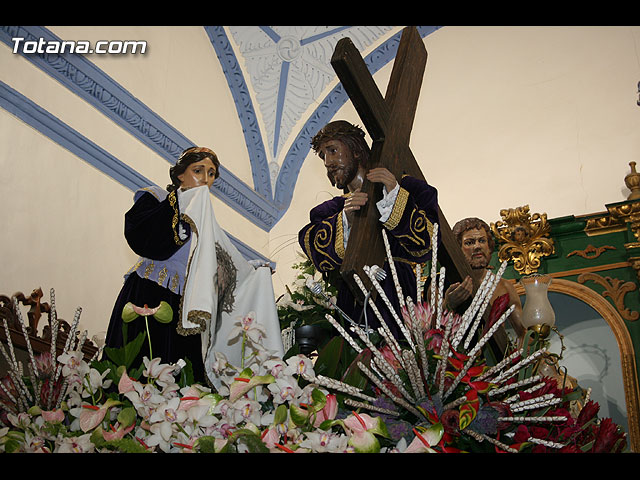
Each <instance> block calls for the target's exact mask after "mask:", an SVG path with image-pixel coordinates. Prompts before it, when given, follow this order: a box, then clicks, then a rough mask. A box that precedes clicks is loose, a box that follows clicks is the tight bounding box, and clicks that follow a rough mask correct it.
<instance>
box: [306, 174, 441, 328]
mask: <svg viewBox="0 0 640 480" xmlns="http://www.w3.org/2000/svg"><path fill="white" fill-rule="evenodd" d="M347 197H348V195H343V196H337V197H334V198H332V199H331V200H328V201H326V202H324V203H321V204H320V205H318V206H317V207H315V208H313V209H312V210H311V212H310V220H311V221H310V223H309V224H307V225H306V226H305V227H304V228H303V229H302V230H300V232H299V234H298V241H299V243H300V246H301V247H302V248H303V250H304V252H305V254H306V255H307V257H309V259H310V260H311V261H312V262H313V264H314V265H315V267H316V268H317V269H318V271H320V272H323V273H329V272H333V271H338V270H339V269H340V267H341V265H342V260H343V258H344V255H345V247H344V228H343V220H342V209H343V208H344V202H345V200H346V198H347ZM437 221H438V192H437V190H436V189H435V188H434V187H432V186H431V185H429V184H427V183H426V182H424V181H422V180H418V179H416V178H414V177H410V176H404V177H403V178H402V180H401V181H400V189H399V191H398V195H397V197H396V200H395V203H394V205H393V210H392V212H391V214H390V216H389V218H388V219H387V220H386V221H385V222H384V223H381V226H382V227H384V228H385V229H386V231H387V237H388V239H389V245H390V250H391V255H392V256H393V258H394V261H395V265H396V271H397V273H398V279H399V281H400V284H401V286H402V291H403V293H404V296H405V297H407V296H410V297H411V298H412V299H413V300H414V301H415V300H416V279H415V273H414V266H415V265H416V264H417V263H424V262H426V261H427V260H429V259H430V258H431V235H432V233H433V224H434V223H435V222H437ZM363 248H366V246H363ZM383 268H384V270H385V271H386V272H387V276H386V278H385V280H383V282H382V287H383V289H384V291H385V293H386V294H387V297H388V298H389V300H390V301H391V303H392V304H393V306H394V309H395V310H396V311H397V312H399V308H400V306H399V301H398V298H397V294H396V289H395V286H394V283H393V278H392V276H391V271H390V269H389V265H388V263H387V262H386V261H385V264H384V266H383ZM337 304H338V307H340V309H342V310H343V311H344V312H345V313H346V314H347V315H349V317H350V318H351V319H352V320H353V321H355V322H357V323H363V322H362V321H360V322H359V320H361V319H360V317H361V314H362V306H361V305H359V304H358V302H357V301H356V300H355V297H354V295H353V294H352V292H351V291H350V289H349V287H348V286H347V284H346V283H344V282H341V283H340V285H339V286H338V299H337ZM376 306H377V307H378V310H379V311H380V313H381V314H382V316H383V317H384V318H385V321H386V323H387V324H388V325H389V328H390V329H391V331H392V332H393V333H394V335H395V336H396V338H401V334H400V333H399V329H398V328H397V326H396V323H395V320H393V318H392V317H391V314H390V313H389V309H388V308H387V307H386V306H385V305H384V303H383V302H382V300H381V299H380V298H378V299H377V301H376ZM367 320H368V324H369V326H370V327H372V328H377V327H378V326H379V322H378V319H377V318H376V316H375V314H374V313H373V311H372V310H371V308H370V307H368V308H367Z"/></svg>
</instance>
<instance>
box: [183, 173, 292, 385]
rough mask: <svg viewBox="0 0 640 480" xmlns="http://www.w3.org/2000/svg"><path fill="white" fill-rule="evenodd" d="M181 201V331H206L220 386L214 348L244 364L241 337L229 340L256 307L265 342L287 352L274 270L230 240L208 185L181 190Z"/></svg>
mask: <svg viewBox="0 0 640 480" xmlns="http://www.w3.org/2000/svg"><path fill="white" fill-rule="evenodd" d="M178 204H179V207H180V212H181V215H182V219H183V220H184V221H186V222H187V223H189V224H190V226H191V246H190V252H189V261H188V264H187V272H186V278H185V285H184V289H183V296H182V303H181V308H180V310H181V311H180V318H179V325H178V332H179V333H180V334H182V335H194V334H200V335H201V336H202V356H203V359H204V366H205V371H206V373H207V376H208V377H209V380H210V381H211V382H212V384H213V385H215V386H216V387H217V386H219V381H218V380H217V378H216V376H215V375H214V374H213V373H212V368H211V365H212V363H213V362H215V361H216V356H215V353H216V352H220V353H223V354H224V355H225V356H226V358H227V359H228V360H229V362H230V363H231V364H232V365H235V366H237V367H240V366H241V364H242V358H241V356H242V351H241V348H242V342H241V341H238V340H235V341H230V339H229V334H230V332H231V330H232V329H233V328H234V327H235V325H234V324H236V323H237V322H239V321H240V320H241V319H242V318H243V317H245V316H246V315H247V314H249V312H255V314H256V319H257V321H258V323H259V324H261V325H262V326H263V327H264V330H265V331H266V337H265V338H264V339H263V345H264V347H265V348H266V349H267V350H269V351H270V352H272V354H274V355H277V356H280V357H282V356H284V347H283V344H282V336H281V333H280V322H279V320H278V312H277V309H276V304H275V295H274V292H273V283H272V281H271V269H270V268H269V267H268V266H263V267H258V268H255V267H254V266H253V265H252V264H251V263H249V262H248V261H247V260H246V259H245V258H244V257H243V256H242V255H241V254H240V252H239V251H238V249H237V248H236V247H235V246H234V245H233V244H232V243H231V241H230V240H229V237H228V236H227V235H226V233H225V232H224V231H223V230H222V228H220V225H218V222H217V221H216V218H215V215H214V212H213V205H212V204H211V195H210V193H209V189H208V188H207V187H206V186H201V187H196V188H191V189H189V190H186V191H179V192H178ZM234 271H235V272H234ZM234 273H235V278H234Z"/></svg>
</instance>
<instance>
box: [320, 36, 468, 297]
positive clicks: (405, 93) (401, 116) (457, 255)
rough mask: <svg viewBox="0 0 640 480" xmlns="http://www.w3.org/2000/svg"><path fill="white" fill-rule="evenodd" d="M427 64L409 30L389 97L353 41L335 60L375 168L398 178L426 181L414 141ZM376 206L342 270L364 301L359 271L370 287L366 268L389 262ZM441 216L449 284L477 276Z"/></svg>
mask: <svg viewBox="0 0 640 480" xmlns="http://www.w3.org/2000/svg"><path fill="white" fill-rule="evenodd" d="M426 63H427V51H426V49H425V46H424V43H423V41H422V38H420V34H419V33H418V30H417V29H416V28H415V27H406V28H405V29H404V30H403V31H402V37H401V39H400V44H399V46H398V53H397V55H396V59H395V61H394V64H393V70H392V72H391V78H390V80H389V85H388V87H387V93H386V96H385V97H384V98H383V97H382V94H381V93H380V91H379V90H378V87H377V86H376V84H375V81H374V80H373V77H372V76H371V74H370V72H369V70H368V69H367V66H366V65H365V63H364V60H363V59H362V56H361V55H360V52H358V50H357V49H356V47H355V46H354V45H353V42H352V41H351V39H349V38H343V39H341V40H340V41H339V42H338V43H337V45H336V48H335V51H334V53H333V56H332V57H331V65H332V66H333V69H334V70H335V71H336V74H337V75H338V78H339V79H340V82H341V83H342V85H343V87H344V89H345V90H346V92H347V94H348V95H349V98H350V99H351V101H352V103H353V106H354V107H355V109H356V111H357V112H358V115H359V116H360V119H361V120H362V122H363V123H364V127H365V128H366V129H367V131H368V132H369V135H370V136H371V139H372V145H371V168H374V167H378V166H384V167H386V168H387V169H388V170H389V171H390V172H391V173H393V174H394V175H395V176H396V178H398V179H399V178H401V177H402V175H403V174H407V175H411V176H413V177H415V178H418V179H421V180H424V175H423V174H422V171H421V170H420V167H419V166H418V163H417V162H416V159H415V158H414V156H413V154H412V152H411V149H410V148H409V139H410V137H411V129H412V126H413V121H414V117H415V112H416V108H417V104H418V97H419V95H420V88H421V86H422V78H423V76H424V70H425V66H426ZM381 189H382V186H381V185H379V184H374V183H371V182H367V181H366V180H365V182H364V184H363V186H362V191H363V192H367V193H368V195H369V198H370V199H379V198H381ZM373 203H375V202H372V201H369V202H368V203H367V205H365V208H362V209H361V210H360V211H358V212H356V215H355V216H354V220H353V224H352V226H351V233H350V234H349V242H348V244H347V250H346V253H345V257H344V260H343V263H342V268H341V270H340V273H341V275H342V276H343V278H344V280H345V281H346V282H347V283H348V284H349V286H350V288H351V290H352V292H353V293H354V295H355V296H356V298H360V299H361V298H362V292H361V291H360V289H359V288H358V287H357V286H356V285H355V282H354V280H353V274H354V273H358V275H359V276H360V278H361V279H362V280H363V282H365V285H367V287H369V286H370V282H369V280H368V277H367V276H366V274H364V273H363V270H362V267H364V266H365V265H378V266H382V265H383V264H384V260H385V258H386V255H385V250H384V243H383V239H382V235H381V234H380V229H381V228H382V227H381V225H380V222H379V220H378V218H379V214H378V212H377V210H376V208H375V205H373V206H372V204H373ZM438 218H439V220H438V227H439V230H440V233H441V238H442V246H440V248H439V249H438V261H439V262H440V264H441V265H442V266H444V267H445V268H446V278H447V283H448V284H450V283H454V282H459V281H461V280H462V279H464V278H465V276H467V275H469V276H471V267H470V266H469V263H468V262H467V260H466V259H465V257H464V254H463V253H462V250H461V248H460V246H459V245H458V243H457V241H456V239H455V237H454V236H453V232H452V231H451V227H450V226H449V224H448V222H447V220H446V218H445V216H444V215H443V214H442V211H441V210H440V207H438ZM372 232H375V234H372Z"/></svg>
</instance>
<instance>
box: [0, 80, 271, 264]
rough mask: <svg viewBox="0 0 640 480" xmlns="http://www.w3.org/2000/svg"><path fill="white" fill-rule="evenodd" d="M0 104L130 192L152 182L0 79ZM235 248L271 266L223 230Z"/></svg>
mask: <svg viewBox="0 0 640 480" xmlns="http://www.w3.org/2000/svg"><path fill="white" fill-rule="evenodd" d="M0 107H2V108H4V109H5V110H6V111H8V112H9V113H11V114H12V115H14V116H15V117H17V118H19V119H20V120H22V121H23V122H24V123H25V124H27V125H29V126H31V127H32V128H34V129H35V130H37V131H38V132H40V133H41V134H43V135H44V136H46V137H48V138H49V139H51V140H52V141H54V142H55V143H57V144H58V145H60V146H61V147H63V148H65V149H66V150H68V151H69V152H71V153H72V154H74V155H76V156H77V157H78V158H81V159H82V160H84V161H85V162H87V163H89V164H90V165H93V166H94V167H96V168H97V169H98V170H100V171H101V172H103V173H104V174H105V175H107V176H109V177H111V178H113V179H114V180H116V181H117V182H118V183H120V184H121V185H123V186H125V187H126V188H128V189H129V190H131V191H134V192H135V191H136V190H138V189H139V188H144V187H147V186H149V185H154V183H153V182H152V181H151V180H149V179H148V178H145V177H144V176H142V175H140V174H139V173H138V172H137V171H135V170H134V169H133V168H131V167H130V166H129V165H127V164H126V163H124V162H122V161H120V160H118V159H117V158H116V157H114V156H113V155H111V154H110V153H108V152H107V151H106V150H104V149H103V148H101V147H100V146H98V145H96V144H95V143H93V142H92V141H91V140H89V139H87V138H86V137H84V136H83V135H81V134H80V133H79V132H77V131H76V130H74V129H73V128H71V127H70V126H69V125H67V124H66V123H64V122H62V121H61V120H60V119H59V118H57V117H55V116H53V115H52V114H51V113H50V112H48V111H46V110H45V109H43V108H42V107H40V106H38V105H36V104H35V103H34V102H32V101H31V100H29V99H28V98H27V97H25V96H24V95H22V94H21V93H19V92H17V91H16V90H14V89H13V88H11V87H10V86H9V85H7V84H6V83H4V82H2V81H0ZM227 235H228V236H229V238H230V240H231V241H232V243H233V244H234V245H235V246H236V248H237V249H238V251H240V253H241V254H242V255H243V256H244V257H245V258H246V259H247V260H254V259H259V260H261V261H263V262H268V263H270V264H271V265H272V267H274V268H275V263H274V262H271V261H270V260H269V259H267V258H266V257H264V255H262V254H261V253H259V252H257V251H255V250H254V249H252V248H251V247H249V246H248V245H246V244H244V243H243V242H241V241H240V240H238V239H237V238H236V237H234V236H233V235H230V234H229V233H227Z"/></svg>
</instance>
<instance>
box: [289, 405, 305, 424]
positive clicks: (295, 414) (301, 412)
mask: <svg viewBox="0 0 640 480" xmlns="http://www.w3.org/2000/svg"><path fill="white" fill-rule="evenodd" d="M289 412H290V413H291V421H292V422H293V423H294V424H295V425H296V426H298V427H302V426H303V425H305V424H306V423H307V420H308V419H309V411H308V410H305V409H304V408H302V407H299V406H298V405H291V407H290V408H289Z"/></svg>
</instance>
